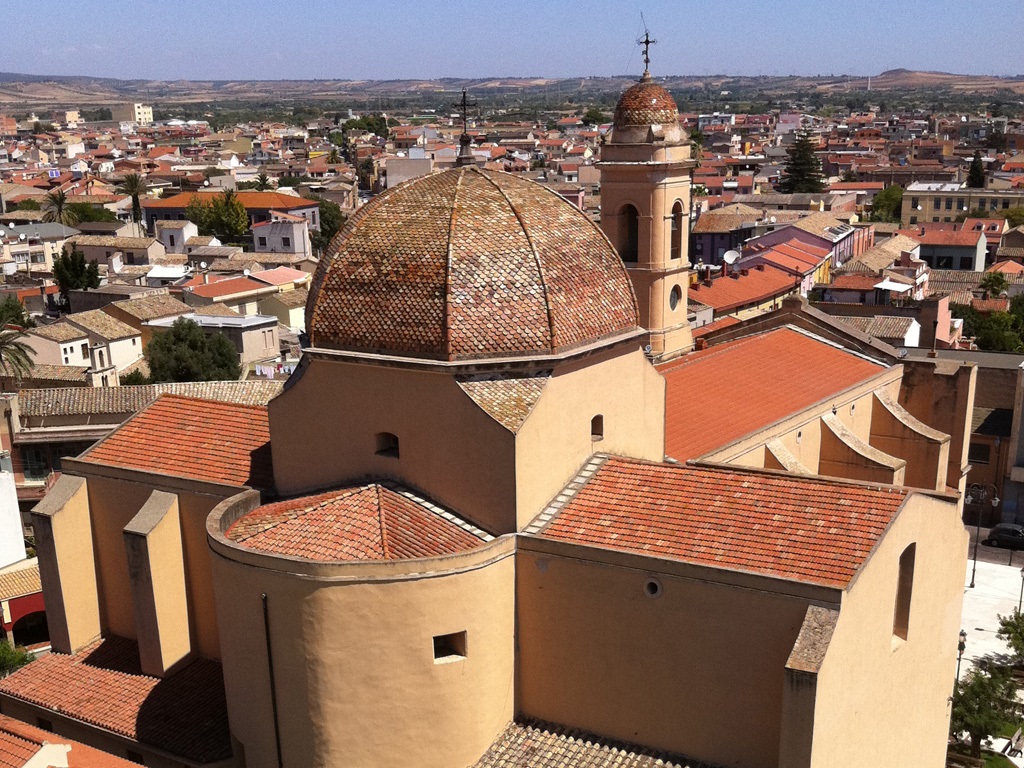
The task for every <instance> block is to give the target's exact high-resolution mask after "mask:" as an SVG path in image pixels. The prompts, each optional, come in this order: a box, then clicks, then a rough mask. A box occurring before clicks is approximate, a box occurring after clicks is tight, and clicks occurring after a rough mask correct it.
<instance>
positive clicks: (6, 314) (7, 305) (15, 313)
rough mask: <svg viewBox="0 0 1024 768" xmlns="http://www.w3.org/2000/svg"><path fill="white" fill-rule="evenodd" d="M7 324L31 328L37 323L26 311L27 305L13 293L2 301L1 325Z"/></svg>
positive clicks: (0, 307)
mask: <svg viewBox="0 0 1024 768" xmlns="http://www.w3.org/2000/svg"><path fill="white" fill-rule="evenodd" d="M5 325H16V326H17V327H19V328H31V327H32V326H34V325H35V323H34V322H33V321H32V318H30V317H29V316H28V312H26V311H25V305H23V304H22V303H21V302H20V301H18V298H17V297H16V296H13V295H8V296H7V298H5V299H4V300H3V301H0V327H3V326H5Z"/></svg>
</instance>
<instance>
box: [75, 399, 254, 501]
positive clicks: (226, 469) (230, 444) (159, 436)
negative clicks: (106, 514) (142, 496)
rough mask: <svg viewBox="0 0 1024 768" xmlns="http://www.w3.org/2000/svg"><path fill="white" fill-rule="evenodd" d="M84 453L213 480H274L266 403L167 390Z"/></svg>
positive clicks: (242, 482) (91, 459)
mask: <svg viewBox="0 0 1024 768" xmlns="http://www.w3.org/2000/svg"><path fill="white" fill-rule="evenodd" d="M81 458H82V459H84V460H85V461H89V462H95V463H97V464H107V465H109V466H114V467H125V468H127V469H139V470H142V471H144V472H158V473H161V474H167V475H172V476H175V477H186V478H193V479H196V480H206V481H208V482H215V483H227V484H229V485H251V486H254V487H257V488H271V487H272V486H273V473H272V470H271V466H270V427H269V423H268V418H267V409H266V407H263V406H253V405H236V404H233V403H222V402H216V401H213V400H199V399H195V398H190V397H180V396H178V395H163V396H162V397H160V398H159V399H157V400H156V402H154V403H152V404H151V405H149V406H147V407H146V408H145V409H144V410H142V411H140V412H139V413H138V414H136V415H135V416H134V417H132V418H131V419H129V420H128V421H126V422H125V423H124V424H122V425H121V426H120V427H119V428H118V429H116V430H114V431H113V432H112V433H111V434H110V435H109V436H108V437H105V438H104V439H103V440H101V441H100V442H98V443H97V444H96V445H94V446H93V447H92V448H90V449H89V450H88V451H86V452H85V453H84V454H82V456H81Z"/></svg>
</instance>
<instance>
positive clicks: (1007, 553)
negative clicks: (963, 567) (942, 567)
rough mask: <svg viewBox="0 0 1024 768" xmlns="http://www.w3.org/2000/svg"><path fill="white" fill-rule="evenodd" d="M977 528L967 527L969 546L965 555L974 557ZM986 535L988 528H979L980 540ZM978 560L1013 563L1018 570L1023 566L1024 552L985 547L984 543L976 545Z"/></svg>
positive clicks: (980, 561) (1004, 563) (1003, 563)
mask: <svg viewBox="0 0 1024 768" xmlns="http://www.w3.org/2000/svg"><path fill="white" fill-rule="evenodd" d="M977 530H978V529H977V528H974V527H973V526H970V527H968V528H967V532H968V533H969V534H971V548H970V549H968V550H967V557H968V558H973V557H974V538H975V535H976V533H977ZM987 535H988V528H982V529H981V540H982V541H984V540H985V537H986V536H987ZM978 562H979V563H982V562H984V563H998V564H1000V565H1013V566H1016V568H1017V569H1018V570H1019V569H1020V568H1021V567H1022V566H1024V552H1013V551H1011V550H1007V549H999V548H998V547H986V546H985V545H984V544H979V545H978Z"/></svg>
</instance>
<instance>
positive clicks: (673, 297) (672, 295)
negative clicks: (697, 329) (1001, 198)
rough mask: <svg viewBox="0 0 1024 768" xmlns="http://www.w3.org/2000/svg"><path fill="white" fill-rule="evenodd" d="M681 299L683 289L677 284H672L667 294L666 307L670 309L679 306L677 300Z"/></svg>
mask: <svg viewBox="0 0 1024 768" xmlns="http://www.w3.org/2000/svg"><path fill="white" fill-rule="evenodd" d="M682 300H683V289H682V288H680V287H679V286H678V285H676V286H673V287H672V290H671V291H670V292H669V294H668V307H669V309H671V310H675V308H676V307H678V306H679V302H680V301H682Z"/></svg>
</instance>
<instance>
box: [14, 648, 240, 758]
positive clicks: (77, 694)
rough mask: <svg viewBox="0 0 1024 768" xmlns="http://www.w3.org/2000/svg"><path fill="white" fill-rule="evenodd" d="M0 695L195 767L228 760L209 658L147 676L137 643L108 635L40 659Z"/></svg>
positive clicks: (217, 679)
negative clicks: (168, 673) (164, 674)
mask: <svg viewBox="0 0 1024 768" xmlns="http://www.w3.org/2000/svg"><path fill="white" fill-rule="evenodd" d="M0 693H5V694H7V695H8V696H13V697H15V698H18V699H21V700H23V701H27V702H30V703H32V704H35V705H37V706H40V707H44V708H45V709H49V710H52V711H54V712H56V713H59V714H61V715H64V716H66V717H70V718H73V719H75V720H81V721H82V722H85V723H89V724H90V725H94V726H98V727H100V728H104V729H106V730H109V731H113V732H114V733H117V734H120V735H121V736H124V737H126V738H129V739H133V740H135V741H138V742H139V743H141V744H146V745H148V746H152V747H156V748H158V749H163V750H166V751H167V752H170V753H172V754H174V755H178V756H179V757H183V758H185V759H187V760H192V761H195V762H197V763H212V762H216V761H218V760H225V759H227V758H229V757H230V756H231V738H230V735H229V733H228V717H227V701H226V698H225V694H224V678H223V675H222V672H221V665H220V663H219V662H217V661H214V660H212V659H203V658H201V659H197V660H196V661H193V662H192V663H191V664H189V665H188V666H186V667H184V668H183V669H181V670H180V671H178V672H176V673H174V674H173V675H171V676H170V677H167V678H163V679H161V678H156V677H150V676H148V675H143V674H142V670H141V666H140V664H139V650H138V646H137V645H136V643H135V642H134V641H132V640H127V639H125V638H121V637H116V636H109V637H106V638H104V639H102V640H99V641H96V642H95V643H93V644H91V645H89V646H87V647H85V648H84V649H82V650H81V651H79V652H78V653H76V654H72V655H68V654H63V653H51V654H49V655H48V656H43V657H41V658H39V659H37V660H36V661H34V662H33V663H32V664H29V665H28V666H27V667H24V668H22V669H20V670H19V671H17V672H15V673H14V674H13V675H11V676H10V677H7V678H5V679H4V680H0Z"/></svg>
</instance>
